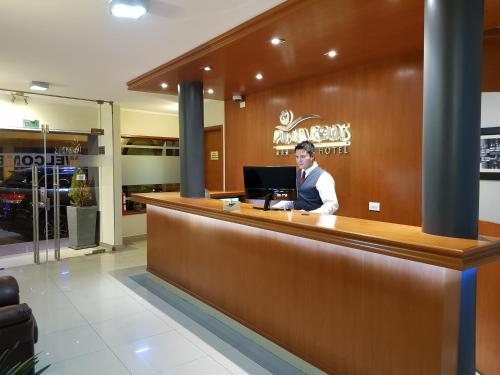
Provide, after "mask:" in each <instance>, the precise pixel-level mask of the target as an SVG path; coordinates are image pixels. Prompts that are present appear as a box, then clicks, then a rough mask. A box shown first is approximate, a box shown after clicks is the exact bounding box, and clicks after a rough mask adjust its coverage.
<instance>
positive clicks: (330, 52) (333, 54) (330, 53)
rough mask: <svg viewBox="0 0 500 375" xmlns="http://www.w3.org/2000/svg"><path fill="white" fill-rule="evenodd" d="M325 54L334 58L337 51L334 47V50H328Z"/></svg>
mask: <svg viewBox="0 0 500 375" xmlns="http://www.w3.org/2000/svg"><path fill="white" fill-rule="evenodd" d="M325 56H328V57H330V58H334V57H335V56H337V51H335V50H334V49H332V50H330V51H328V52H327V53H325Z"/></svg>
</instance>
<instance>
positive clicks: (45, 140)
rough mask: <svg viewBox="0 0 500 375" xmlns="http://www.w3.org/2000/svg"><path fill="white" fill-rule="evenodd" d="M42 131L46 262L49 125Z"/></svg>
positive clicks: (44, 126)
mask: <svg viewBox="0 0 500 375" xmlns="http://www.w3.org/2000/svg"><path fill="white" fill-rule="evenodd" d="M42 133H43V159H44V162H43V173H44V179H43V180H44V182H45V187H44V189H45V194H44V196H43V202H42V204H43V207H44V209H45V263H47V262H48V261H49V209H50V200H49V190H48V186H47V134H48V133H49V126H48V125H42Z"/></svg>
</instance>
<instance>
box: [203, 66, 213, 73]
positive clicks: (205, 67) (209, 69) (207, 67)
mask: <svg viewBox="0 0 500 375" xmlns="http://www.w3.org/2000/svg"><path fill="white" fill-rule="evenodd" d="M201 69H203V70H204V71H205V72H209V71H211V70H212V68H211V67H210V66H208V65H207V66H204V67H203V68H201Z"/></svg>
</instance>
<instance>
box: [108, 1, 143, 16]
mask: <svg viewBox="0 0 500 375" xmlns="http://www.w3.org/2000/svg"><path fill="white" fill-rule="evenodd" d="M110 5H111V14H112V15H113V16H115V17H120V18H133V19H135V20H137V19H139V18H141V17H142V16H144V15H145V14H146V13H147V11H148V10H149V0H111V1H110Z"/></svg>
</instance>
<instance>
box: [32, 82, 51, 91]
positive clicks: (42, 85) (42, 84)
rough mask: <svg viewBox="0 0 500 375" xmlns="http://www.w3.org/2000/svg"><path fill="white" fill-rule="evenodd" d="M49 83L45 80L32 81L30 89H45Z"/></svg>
mask: <svg viewBox="0 0 500 375" xmlns="http://www.w3.org/2000/svg"><path fill="white" fill-rule="evenodd" d="M49 86H50V85H49V84H48V83H47V82H40V81H32V82H31V86H30V90H36V91H47V90H48V89H49Z"/></svg>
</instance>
